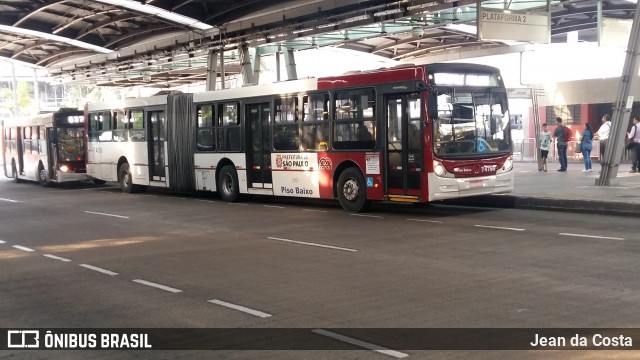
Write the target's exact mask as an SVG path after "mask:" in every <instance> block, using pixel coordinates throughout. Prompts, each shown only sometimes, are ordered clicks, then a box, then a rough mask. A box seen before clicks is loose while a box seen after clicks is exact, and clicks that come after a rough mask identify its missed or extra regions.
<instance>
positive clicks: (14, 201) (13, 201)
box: [0, 198, 22, 203]
mask: <svg viewBox="0 0 640 360" xmlns="http://www.w3.org/2000/svg"><path fill="white" fill-rule="evenodd" d="M0 201H6V202H11V203H19V202H22V201H18V200H11V199H4V198H0Z"/></svg>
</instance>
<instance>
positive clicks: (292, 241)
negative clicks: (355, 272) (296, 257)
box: [267, 236, 358, 252]
mask: <svg viewBox="0 0 640 360" xmlns="http://www.w3.org/2000/svg"><path fill="white" fill-rule="evenodd" d="M267 239H269V240H277V241H284V242H289V243H294V244H300V245H309V246H317V247H321V248H327V249H334V250H342V251H350V252H356V251H358V250H356V249H349V248H343V247H338V246H331V245H323V244H316V243H310V242H304V241H296V240H289V239H282V238H277V237H270V236H268V237H267Z"/></svg>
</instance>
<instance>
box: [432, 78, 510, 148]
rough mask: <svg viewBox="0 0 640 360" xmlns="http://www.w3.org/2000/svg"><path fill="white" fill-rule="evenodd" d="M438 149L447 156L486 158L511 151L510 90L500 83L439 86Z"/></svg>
mask: <svg viewBox="0 0 640 360" xmlns="http://www.w3.org/2000/svg"><path fill="white" fill-rule="evenodd" d="M437 98H438V118H437V119H436V120H435V123H434V127H433V129H434V150H435V153H436V154H437V155H440V156H444V157H456V158H460V157H467V156H470V155H472V157H474V158H483V157H487V156H491V155H496V153H508V152H510V151H511V128H510V126H509V109H508V105H507V94H506V91H505V89H504V88H499V87H442V86H438V88H437Z"/></svg>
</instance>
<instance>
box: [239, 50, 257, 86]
mask: <svg viewBox="0 0 640 360" xmlns="http://www.w3.org/2000/svg"><path fill="white" fill-rule="evenodd" d="M240 72H241V73H242V83H243V84H244V85H248V84H254V81H253V69H252V67H251V57H250V56H249V46H247V44H242V45H241V47H240Z"/></svg>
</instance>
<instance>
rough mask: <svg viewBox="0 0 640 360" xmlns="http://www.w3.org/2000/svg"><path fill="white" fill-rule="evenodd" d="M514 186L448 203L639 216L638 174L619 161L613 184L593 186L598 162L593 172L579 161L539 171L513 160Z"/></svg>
mask: <svg viewBox="0 0 640 360" xmlns="http://www.w3.org/2000/svg"><path fill="white" fill-rule="evenodd" d="M514 167H515V171H516V174H515V177H516V181H515V189H514V191H513V193H511V194H504V195H490V196H479V197H475V198H468V199H459V200H456V201H450V202H447V203H449V204H459V205H467V206H483V207H499V208H519V209H547V210H556V211H572V212H585V213H602V214H607V215H627V216H628V215H634V216H635V215H640V173H635V174H631V173H629V170H631V166H630V165H629V164H621V165H620V170H619V172H618V176H617V178H616V181H615V182H616V184H615V185H611V186H596V185H595V182H596V179H598V177H599V176H600V174H599V173H598V171H599V170H600V164H599V163H597V162H594V164H593V172H591V173H589V172H587V173H585V172H582V169H583V168H584V167H583V165H582V163H577V162H569V165H568V171H566V172H558V171H557V169H558V168H559V166H558V163H557V162H551V163H549V164H548V170H549V171H548V172H539V171H538V165H537V164H536V163H533V162H516V163H515V165H514Z"/></svg>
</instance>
